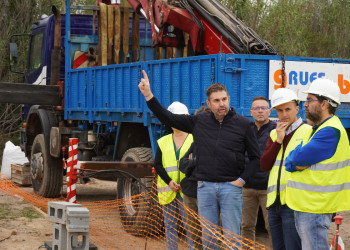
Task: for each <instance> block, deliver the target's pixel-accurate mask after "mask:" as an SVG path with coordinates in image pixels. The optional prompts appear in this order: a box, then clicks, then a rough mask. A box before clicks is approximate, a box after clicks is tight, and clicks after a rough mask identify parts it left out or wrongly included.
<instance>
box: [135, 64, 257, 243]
mask: <svg viewBox="0 0 350 250" xmlns="http://www.w3.org/2000/svg"><path fill="white" fill-rule="evenodd" d="M142 73H143V76H144V78H142V79H141V81H140V83H139V89H140V91H141V93H142V94H143V95H144V97H145V99H146V101H147V106H148V107H149V109H150V110H152V112H153V113H154V114H155V115H156V116H157V118H158V119H159V120H160V121H161V122H162V123H164V124H166V125H168V126H170V127H173V128H176V129H179V130H181V131H184V132H187V133H191V134H192V135H193V139H194V143H195V145H196V151H195V155H196V170H197V171H196V178H197V180H198V189H197V200H198V212H199V215H201V216H203V217H204V218H205V219H206V220H208V221H209V222H211V224H209V223H207V222H206V221H202V231H203V239H202V242H203V245H204V248H205V249H219V247H220V246H219V243H218V239H219V237H218V236H217V235H220V234H221V232H220V231H221V230H220V229H219V228H218V227H213V226H212V225H219V223H220V216H221V219H222V227H223V229H225V230H223V235H224V237H223V238H224V240H225V241H229V242H231V244H235V245H236V246H237V247H239V243H238V242H237V238H239V237H237V235H240V228H241V224H242V187H243V185H244V184H245V182H246V181H247V180H248V179H249V177H250V176H252V175H253V174H254V173H255V172H256V168H257V166H259V156H260V152H259V146H258V143H257V139H256V135H255V133H254V131H253V129H252V127H251V126H249V124H250V123H251V121H250V120H249V119H248V118H246V117H243V116H241V115H239V114H237V113H236V112H235V110H234V109H233V108H230V106H229V105H230V96H229V95H228V91H227V89H226V87H225V86H224V85H222V84H220V83H214V84H212V85H210V86H209V87H208V89H207V93H206V94H207V100H206V103H207V105H208V107H209V108H210V111H211V112H210V113H208V112H202V113H200V114H198V115H176V114H173V113H171V112H169V111H168V110H167V109H165V108H164V107H163V106H162V105H161V104H160V103H159V102H158V100H157V98H155V97H154V96H153V94H152V92H151V89H150V82H149V79H148V76H147V74H146V72H145V71H142ZM245 152H247V154H248V158H249V164H248V165H245ZM238 240H240V239H238Z"/></svg>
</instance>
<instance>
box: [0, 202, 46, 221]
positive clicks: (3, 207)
mask: <svg viewBox="0 0 350 250" xmlns="http://www.w3.org/2000/svg"><path fill="white" fill-rule="evenodd" d="M20 217H25V218H28V219H29V220H30V221H32V219H36V218H39V217H40V214H39V213H38V212H37V211H35V209H34V208H32V207H24V208H23V209H16V208H13V206H12V207H11V206H10V205H8V204H0V220H16V219H17V218H20Z"/></svg>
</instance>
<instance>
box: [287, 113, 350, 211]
mask: <svg viewBox="0 0 350 250" xmlns="http://www.w3.org/2000/svg"><path fill="white" fill-rule="evenodd" d="M325 127H333V128H336V129H338V130H339V131H340V140H339V143H338V146H337V149H336V152H335V154H334V155H333V156H332V157H331V158H329V159H326V160H324V161H321V162H318V163H316V164H314V165H311V166H310V167H309V168H307V169H304V170H302V171H296V172H293V173H292V174H291V176H290V179H289V181H288V185H287V190H286V196H287V197H286V199H287V205H288V206H289V207H290V208H291V209H293V210H296V211H300V212H306V213H318V214H323V213H335V212H339V211H345V210H350V148H349V139H348V136H347V133H346V131H345V129H344V127H343V125H342V124H341V122H340V120H339V118H338V117H336V116H333V117H332V118H330V119H328V120H327V121H326V122H324V123H323V124H322V125H321V126H320V127H319V128H318V129H317V130H316V132H315V133H314V134H313V135H312V136H311V132H310V133H308V134H307V135H306V136H305V138H304V140H303V145H305V144H307V143H308V142H309V141H310V140H311V138H312V137H313V136H314V135H315V134H317V132H318V131H319V130H321V129H323V128H325Z"/></svg>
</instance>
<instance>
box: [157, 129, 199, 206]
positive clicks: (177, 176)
mask: <svg viewBox="0 0 350 250" xmlns="http://www.w3.org/2000/svg"><path fill="white" fill-rule="evenodd" d="M157 142H158V145H159V148H160V150H161V151H162V163H163V167H164V169H165V171H166V172H167V174H168V175H169V177H170V179H172V180H174V181H175V182H176V183H180V182H181V180H182V179H183V178H185V174H184V173H182V172H180V171H179V167H178V161H177V160H176V155H175V149H174V141H173V135H172V134H169V135H166V136H163V137H162V138H160V139H159V140H158V141H157ZM192 142H193V137H192V135H191V134H188V136H187V138H186V140H185V141H184V143H183V145H182V147H181V149H180V155H179V159H181V158H182V157H183V156H184V154H185V153H186V152H187V151H188V149H189V148H190V146H191V144H192ZM157 189H158V200H159V204H161V205H165V204H169V203H170V202H172V201H173V200H174V199H175V197H176V194H177V192H174V191H173V190H172V189H171V188H170V187H169V186H168V185H167V184H166V183H165V182H164V181H163V180H162V178H160V176H158V179H157ZM180 195H181V196H182V192H181V191H180Z"/></svg>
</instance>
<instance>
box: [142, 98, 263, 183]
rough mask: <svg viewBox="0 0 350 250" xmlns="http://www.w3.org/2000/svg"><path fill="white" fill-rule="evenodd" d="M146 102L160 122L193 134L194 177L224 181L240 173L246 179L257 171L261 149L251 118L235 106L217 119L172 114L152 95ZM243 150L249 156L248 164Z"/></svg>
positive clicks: (235, 177) (208, 116) (233, 178)
mask: <svg viewBox="0 0 350 250" xmlns="http://www.w3.org/2000/svg"><path fill="white" fill-rule="evenodd" d="M147 105H148V107H149V108H150V109H151V110H152V112H153V113H154V114H155V115H156V116H157V117H158V119H159V120H160V121H161V122H162V123H164V124H166V125H168V126H170V127H174V128H177V129H179V130H181V131H184V132H187V133H191V134H192V135H193V138H194V142H195V144H196V146H197V150H196V152H195V153H196V166H197V172H196V178H197V180H199V181H211V182H224V181H234V180H236V179H238V178H239V177H241V178H242V179H243V180H245V181H247V180H248V179H249V177H250V176H252V175H253V174H254V173H255V172H256V171H257V168H258V167H259V157H260V152H259V146H258V143H257V139H256V135H255V133H254V131H253V129H252V127H251V126H249V124H250V122H251V121H250V120H249V119H247V118H245V117H243V116H241V115H239V114H237V113H236V112H235V110H234V109H232V108H231V109H230V111H229V112H228V114H227V115H226V116H225V118H224V119H223V121H222V122H221V123H220V122H219V121H218V120H217V119H216V118H215V116H214V114H213V113H210V114H209V113H207V112H202V113H200V114H198V115H175V114H172V113H171V112H170V111H168V110H166V109H165V108H164V107H163V106H162V105H161V104H160V103H159V102H158V100H157V99H156V98H155V97H153V98H152V99H151V100H149V101H148V102H147ZM245 152H247V153H248V158H249V160H250V161H249V163H248V164H247V166H245Z"/></svg>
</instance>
